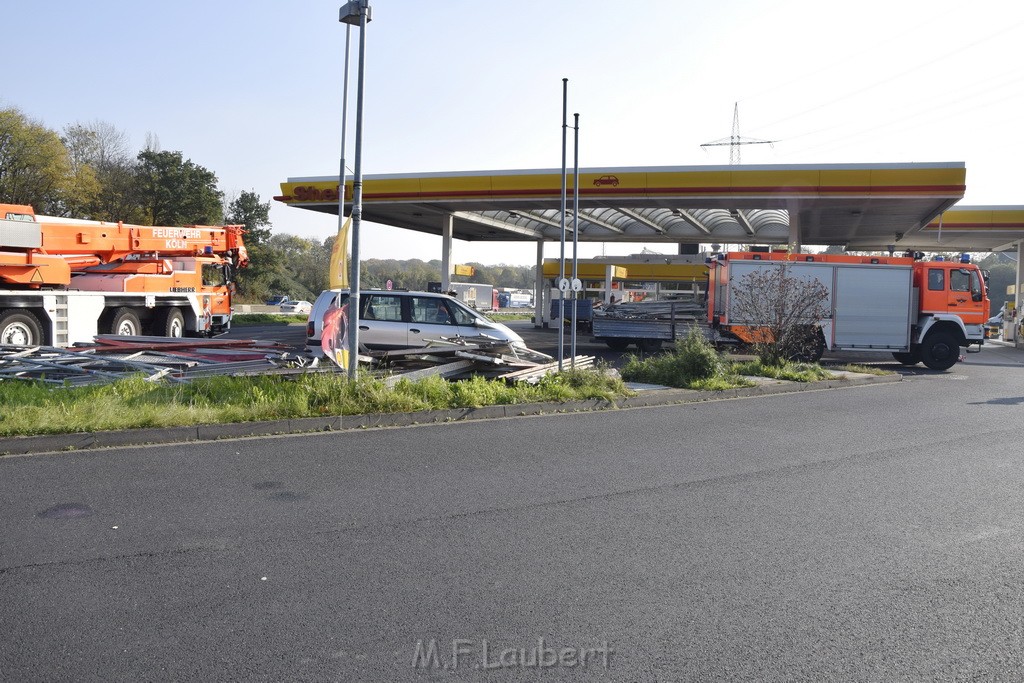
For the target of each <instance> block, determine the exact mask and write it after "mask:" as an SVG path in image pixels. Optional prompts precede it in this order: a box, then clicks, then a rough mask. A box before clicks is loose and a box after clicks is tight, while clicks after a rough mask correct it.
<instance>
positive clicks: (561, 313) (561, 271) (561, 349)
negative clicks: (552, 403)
mask: <svg viewBox="0 0 1024 683" xmlns="http://www.w3.org/2000/svg"><path fill="white" fill-rule="evenodd" d="M568 98H569V79H568V78H563V79H562V210H561V211H560V212H559V213H560V214H561V227H562V229H561V233H562V234H561V252H560V253H559V257H558V371H559V372H561V371H562V358H563V357H564V356H565V138H566V133H567V131H566V129H567V128H568V127H569V123H568V118H567V117H568V111H569V109H568Z"/></svg>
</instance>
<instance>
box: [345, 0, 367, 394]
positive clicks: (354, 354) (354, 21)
mask: <svg viewBox="0 0 1024 683" xmlns="http://www.w3.org/2000/svg"><path fill="white" fill-rule="evenodd" d="M338 21H341V22H342V23H345V24H349V25H350V26H358V27H359V67H358V68H359V71H358V76H357V80H356V143H355V147H356V159H355V167H354V168H353V170H352V263H351V268H352V270H351V275H350V276H349V299H348V343H349V350H348V376H349V379H351V380H355V379H356V377H357V375H358V372H359V307H360V306H359V227H360V224H361V223H362V218H363V72H364V63H365V58H366V24H367V23H368V22H369V21H370V0H349V2H347V3H345V4H344V5H342V7H341V10H340V12H339V14H338ZM343 191H344V190H343Z"/></svg>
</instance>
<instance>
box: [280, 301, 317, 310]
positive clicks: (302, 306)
mask: <svg viewBox="0 0 1024 683" xmlns="http://www.w3.org/2000/svg"><path fill="white" fill-rule="evenodd" d="M312 310H313V304H311V303H309V302H308V301H286V302H284V303H283V304H281V312H282V313H310V312H312Z"/></svg>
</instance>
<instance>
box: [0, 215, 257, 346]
mask: <svg viewBox="0 0 1024 683" xmlns="http://www.w3.org/2000/svg"><path fill="white" fill-rule="evenodd" d="M242 233H243V229H242V227H241V226H237V225H227V226H220V227H213V226H205V225H188V226H182V227H159V226H149V225H128V224H125V223H120V222H118V223H107V222H102V221H85V220H75V219H68V218H51V217H47V216H37V215H36V214H35V212H34V211H33V209H32V207H31V206H24V205H17V204H0V345H23V346H35V345H52V346H68V345H71V344H74V343H75V342H89V341H92V339H93V337H94V336H96V335H97V334H119V335H132V336H134V335H142V334H151V335H156V336H166V337H183V336H210V335H215V334H220V333H222V332H225V331H227V330H228V328H229V327H230V325H231V297H232V293H233V291H234V273H235V269H236V268H242V267H245V266H246V265H247V264H248V256H247V254H246V250H245V245H244V243H243V241H242Z"/></svg>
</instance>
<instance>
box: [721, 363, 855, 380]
mask: <svg viewBox="0 0 1024 683" xmlns="http://www.w3.org/2000/svg"><path fill="white" fill-rule="evenodd" d="M732 369H733V371H734V372H736V374H739V375H751V376H755V377H771V378H773V379H783V380H786V381H789V382H817V381H820V380H823V379H835V375H833V374H832V373H831V372H829V371H828V370H826V369H825V368H823V367H821V366H820V365H818V364H817V363H789V362H786V363H783V364H782V365H766V364H765V363H762V362H761V361H759V360H749V361H743V362H739V363H733V364H732Z"/></svg>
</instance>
